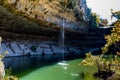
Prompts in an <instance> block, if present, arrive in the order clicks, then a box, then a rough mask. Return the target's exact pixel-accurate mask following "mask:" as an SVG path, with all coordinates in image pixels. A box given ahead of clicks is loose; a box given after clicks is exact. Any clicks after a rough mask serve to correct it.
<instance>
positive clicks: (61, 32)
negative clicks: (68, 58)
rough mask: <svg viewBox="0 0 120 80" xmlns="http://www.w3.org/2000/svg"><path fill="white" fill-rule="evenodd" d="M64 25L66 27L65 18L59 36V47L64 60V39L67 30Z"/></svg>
mask: <svg viewBox="0 0 120 80" xmlns="http://www.w3.org/2000/svg"><path fill="white" fill-rule="evenodd" d="M64 27H65V20H64V19H63V22H62V27H61V29H60V36H59V47H60V48H61V50H62V52H61V53H62V60H64V52H65V51H64V39H65V31H64Z"/></svg>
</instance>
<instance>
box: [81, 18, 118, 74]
mask: <svg viewBox="0 0 120 80" xmlns="http://www.w3.org/2000/svg"><path fill="white" fill-rule="evenodd" d="M105 39H106V42H107V43H106V44H105V46H104V47H103V48H102V53H103V54H101V55H100V56H93V55H92V54H91V53H87V54H86V58H85V59H84V60H83V61H82V63H81V64H82V65H84V66H91V65H96V66H97V67H98V71H106V72H115V74H119V75H120V57H119V56H120V52H116V55H110V56H107V57H105V55H104V54H105V53H106V52H107V51H108V49H109V47H110V46H111V45H115V46H116V47H118V48H119V46H117V45H118V44H119V43H120V20H118V21H116V22H115V25H114V28H113V29H112V33H111V35H107V36H105Z"/></svg>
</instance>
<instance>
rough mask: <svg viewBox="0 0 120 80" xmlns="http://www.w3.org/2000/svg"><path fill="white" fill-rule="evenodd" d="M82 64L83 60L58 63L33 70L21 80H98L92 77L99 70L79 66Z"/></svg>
mask: <svg viewBox="0 0 120 80" xmlns="http://www.w3.org/2000/svg"><path fill="white" fill-rule="evenodd" d="M80 62H81V59H77V60H71V61H65V62H58V63H57V64H55V65H51V66H45V67H42V68H38V69H36V70H33V71H32V72H30V73H28V74H27V75H25V76H23V77H21V79H20V80H97V79H95V78H94V77H93V76H92V75H91V74H92V73H94V72H96V71H97V68H96V67H95V66H94V67H93V66H92V67H85V66H82V65H79V64H80ZM83 72H84V75H82V73H83Z"/></svg>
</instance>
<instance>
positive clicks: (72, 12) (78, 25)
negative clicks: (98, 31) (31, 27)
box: [4, 0, 90, 31]
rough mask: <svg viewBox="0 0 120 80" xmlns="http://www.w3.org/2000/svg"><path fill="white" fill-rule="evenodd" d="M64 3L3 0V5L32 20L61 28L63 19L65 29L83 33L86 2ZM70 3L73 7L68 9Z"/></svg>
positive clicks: (73, 0) (46, 0)
mask: <svg viewBox="0 0 120 80" xmlns="http://www.w3.org/2000/svg"><path fill="white" fill-rule="evenodd" d="M65 1H66V0H65ZM65 1H62V0H5V2H4V3H5V5H7V6H11V5H12V6H13V7H14V8H15V10H16V11H18V12H22V13H23V14H22V15H23V16H27V17H29V18H33V19H35V20H37V21H38V22H41V21H47V22H50V23H54V24H57V25H59V26H62V25H63V19H64V20H65V27H67V28H71V29H78V30H83V31H85V30H86V29H87V27H86V26H87V25H85V23H84V22H85V21H87V20H89V17H88V15H87V14H88V13H89V14H90V10H88V9H89V8H88V7H87V5H86V1H85V0H69V1H67V2H65ZM70 1H71V2H70ZM70 3H71V6H74V7H72V8H68V7H69V4H70ZM73 3H74V4H73ZM13 7H11V8H13ZM78 16H79V17H78ZM80 20H84V21H80ZM82 26H84V27H82Z"/></svg>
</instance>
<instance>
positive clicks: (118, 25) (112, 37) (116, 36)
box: [102, 20, 120, 53]
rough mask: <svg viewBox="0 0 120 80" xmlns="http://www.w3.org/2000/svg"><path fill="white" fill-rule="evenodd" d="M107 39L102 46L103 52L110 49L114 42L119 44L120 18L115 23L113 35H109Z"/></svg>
mask: <svg viewBox="0 0 120 80" xmlns="http://www.w3.org/2000/svg"><path fill="white" fill-rule="evenodd" d="M105 39H106V41H107V43H106V44H105V46H104V47H103V48H102V51H103V53H106V52H107V51H108V48H109V46H111V45H113V44H114V45H116V46H117V44H118V43H119V42H120V20H118V21H117V22H116V23H115V25H114V28H113V30H112V33H111V35H107V36H106V37H105Z"/></svg>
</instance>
